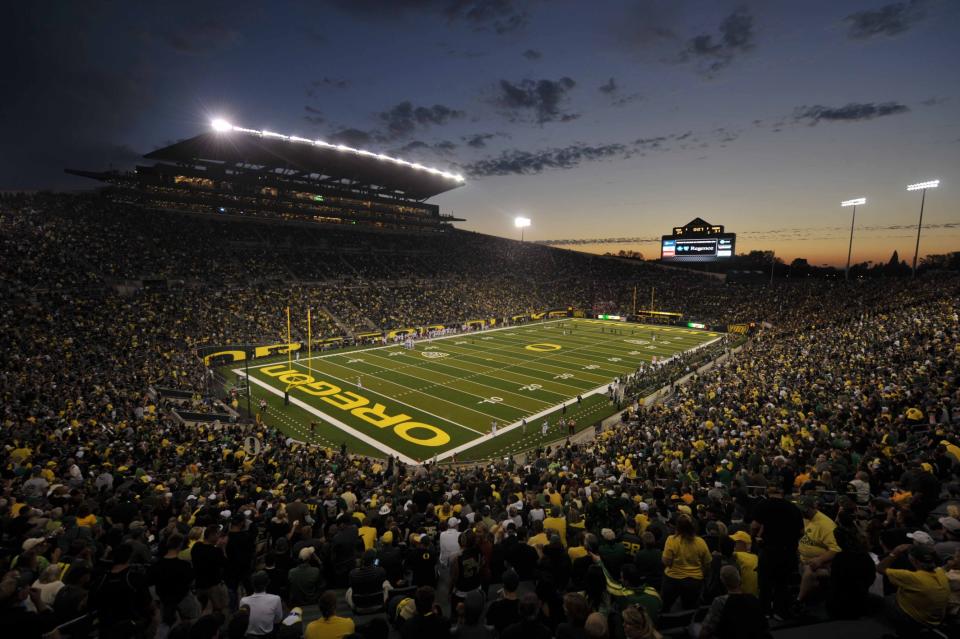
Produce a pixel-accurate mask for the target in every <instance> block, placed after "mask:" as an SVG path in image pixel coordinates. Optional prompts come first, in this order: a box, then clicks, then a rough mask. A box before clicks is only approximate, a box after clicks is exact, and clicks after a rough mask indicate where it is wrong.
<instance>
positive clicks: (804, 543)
mask: <svg viewBox="0 0 960 639" xmlns="http://www.w3.org/2000/svg"><path fill="white" fill-rule="evenodd" d="M800 512H802V513H803V537H801V538H800V546H799V550H800V561H801V563H803V564H805V565H806V566H808V567H809V568H810V569H811V570H814V571H816V570H820V569H821V568H825V567H826V566H827V565H828V564H829V563H830V560H831V559H833V557H834V555H836V554H837V553H838V552H840V546H839V545H837V540H836V538H835V537H834V536H833V531H834V529H835V528H836V527H837V524H836V523H834V521H833V520H832V519H830V518H829V517H827V516H826V515H824V514H823V513H822V512H820V511H819V510H818V509H817V498H816V497H814V496H812V495H804V496H803V497H801V498H800Z"/></svg>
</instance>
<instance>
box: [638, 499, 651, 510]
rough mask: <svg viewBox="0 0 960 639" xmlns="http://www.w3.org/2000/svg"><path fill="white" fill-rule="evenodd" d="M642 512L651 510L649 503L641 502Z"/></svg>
mask: <svg viewBox="0 0 960 639" xmlns="http://www.w3.org/2000/svg"><path fill="white" fill-rule="evenodd" d="M640 510H642V511H643V512H647V511H648V510H650V504H648V503H647V502H645V501H641V502H640Z"/></svg>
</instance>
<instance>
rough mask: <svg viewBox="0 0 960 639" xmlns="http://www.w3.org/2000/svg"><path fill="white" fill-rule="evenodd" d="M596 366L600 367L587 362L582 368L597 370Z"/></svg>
mask: <svg viewBox="0 0 960 639" xmlns="http://www.w3.org/2000/svg"><path fill="white" fill-rule="evenodd" d="M598 368H600V367H599V366H597V365H596V364H587V365H586V366H584V367H583V370H585V371H594V370H597V369H598Z"/></svg>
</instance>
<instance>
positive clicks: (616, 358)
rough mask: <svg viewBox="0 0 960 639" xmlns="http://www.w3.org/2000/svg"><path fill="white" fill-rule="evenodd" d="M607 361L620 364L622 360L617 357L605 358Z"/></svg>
mask: <svg viewBox="0 0 960 639" xmlns="http://www.w3.org/2000/svg"><path fill="white" fill-rule="evenodd" d="M607 361H608V362H622V361H623V360H622V359H620V358H619V357H608V358H607Z"/></svg>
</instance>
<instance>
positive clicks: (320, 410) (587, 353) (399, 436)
mask: <svg viewBox="0 0 960 639" xmlns="http://www.w3.org/2000/svg"><path fill="white" fill-rule="evenodd" d="M721 337H722V335H721V334H720V333H716V332H710V331H701V330H693V329H687V328H679V327H672V326H671V327H665V326H648V325H640V324H627V323H623V322H614V321H604V320H591V319H563V320H553V321H547V322H542V323H534V324H528V325H522V326H516V327H509V328H501V329H490V330H485V331H478V332H474V333H464V334H458V335H450V336H444V337H439V338H435V339H432V340H423V341H419V342H417V343H416V345H415V348H413V349H408V348H406V347H405V346H404V345H402V344H399V345H390V346H380V347H373V348H366V349H360V350H352V351H346V352H331V353H325V354H318V355H314V356H313V357H310V358H307V357H300V358H299V359H297V360H293V361H292V362H290V363H289V364H288V361H287V360H286V359H285V360H283V361H280V362H277V361H276V360H274V362H273V363H268V364H257V365H251V366H250V367H249V371H250V388H251V393H252V396H253V397H254V398H255V400H257V401H258V400H259V399H261V398H264V399H266V400H267V403H268V408H267V410H266V414H265V415H264V419H266V421H267V422H268V423H270V424H272V425H275V426H277V427H278V428H280V429H281V430H282V431H284V432H286V433H288V434H290V435H291V436H293V437H295V438H296V439H300V440H303V441H307V442H312V443H317V444H322V445H327V446H338V445H339V444H340V443H341V442H346V443H347V446H348V449H349V450H350V451H352V452H358V453H363V454H369V455H376V456H380V457H385V456H387V455H396V456H399V457H400V459H402V460H403V461H405V462H407V463H420V462H422V461H429V460H434V459H436V460H443V459H446V458H449V457H451V456H453V455H456V459H457V460H466V459H489V458H492V457H499V456H503V455H508V454H512V453H516V452H521V451H523V450H527V449H530V448H533V447H535V446H537V445H539V444H543V443H547V442H551V441H556V440H559V439H562V438H563V437H564V436H565V435H566V434H567V433H568V432H569V431H568V426H566V425H565V426H564V427H562V428H561V427H560V426H559V420H560V418H561V417H563V418H564V421H565V422H569V421H570V420H573V421H574V422H575V424H576V426H575V428H576V430H580V429H581V428H584V427H590V426H592V425H593V424H594V423H595V422H596V421H598V420H599V419H602V418H604V417H607V416H608V415H610V414H611V413H612V412H613V406H612V403H611V402H610V400H609V398H608V394H607V393H608V387H609V385H610V384H611V382H613V380H615V379H616V378H617V377H620V376H624V375H626V374H630V373H633V372H635V371H636V369H637V367H639V366H640V365H642V364H644V363H647V362H650V361H651V359H652V358H653V357H658V358H663V357H669V356H671V355H673V354H675V353H678V352H683V351H689V350H691V349H695V348H697V347H700V346H704V345H706V344H709V343H711V342H714V341H717V340H719V339H721ZM231 370H232V371H233V373H234V374H235V375H236V376H237V378H239V379H242V376H243V375H244V368H242V367H238V365H237V364H234V365H233V366H232V367H231ZM285 393H286V394H288V396H289V403H288V404H286V403H285V402H284V399H283V398H284V395H285ZM578 397H579V400H578ZM524 422H525V423H524ZM544 422H546V429H544ZM311 424H312V425H313V426H312V427H311ZM494 424H496V434H494V433H493V427H494Z"/></svg>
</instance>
